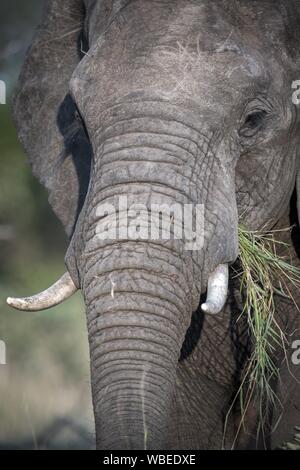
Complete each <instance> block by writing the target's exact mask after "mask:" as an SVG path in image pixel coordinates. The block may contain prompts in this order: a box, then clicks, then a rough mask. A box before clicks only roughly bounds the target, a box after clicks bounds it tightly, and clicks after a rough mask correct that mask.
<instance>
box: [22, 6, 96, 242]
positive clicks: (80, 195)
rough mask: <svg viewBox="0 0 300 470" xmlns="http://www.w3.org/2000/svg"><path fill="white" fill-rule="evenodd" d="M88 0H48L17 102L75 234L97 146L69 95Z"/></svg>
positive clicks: (61, 213)
mask: <svg viewBox="0 0 300 470" xmlns="http://www.w3.org/2000/svg"><path fill="white" fill-rule="evenodd" d="M83 23H84V7H83V3H82V0H63V1H61V0H46V3H45V8H44V15H43V19H42V23H41V25H40V26H39V27H38V29H37V32H36V34H35V37H34V39H33V42H32V45H31V47H30V49H29V51H28V53H27V57H26V59H25V63H24V65H23V68H22V71H21V75H20V78H19V83H18V86H17V90H16V93H15V96H14V100H13V112H14V118H15V122H16V126H17V130H18V134H19V138H20V141H21V143H22V145H23V146H24V148H25V151H26V153H27V154H28V157H29V161H30V164H31V167H32V170H33V173H34V174H35V175H36V176H37V177H38V179H39V180H40V181H41V183H42V184H44V185H45V186H46V188H47V189H48V191H49V201H50V204H51V205H52V207H53V209H54V212H55V213H56V214H57V216H58V217H59V219H60V220H61V221H62V223H63V225H64V228H65V230H66V232H67V234H68V235H69V236H71V234H72V232H73V230H74V226H75V224H76V220H77V217H78V215H79V212H80V210H81V207H82V205H83V202H84V199H85V195H86V191H87V188H88V183H89V173H90V162H91V146H90V143H89V139H88V137H87V134H86V132H85V128H84V126H83V124H82V121H81V118H80V116H79V114H78V112H77V108H76V105H75V104H74V102H73V100H72V98H71V96H70V95H69V92H68V90H69V81H70V78H71V76H72V73H73V71H74V69H75V67H76V66H77V64H78V63H79V61H80V59H81V56H80V51H81V47H80V45H81V44H82V40H83V37H84V36H83Z"/></svg>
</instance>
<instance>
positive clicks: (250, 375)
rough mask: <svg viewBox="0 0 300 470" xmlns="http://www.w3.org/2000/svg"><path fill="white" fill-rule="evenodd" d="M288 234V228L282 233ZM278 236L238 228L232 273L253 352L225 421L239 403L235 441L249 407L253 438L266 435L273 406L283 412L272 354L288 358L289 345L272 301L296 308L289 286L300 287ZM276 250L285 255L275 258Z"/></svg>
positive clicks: (298, 275)
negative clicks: (255, 422)
mask: <svg viewBox="0 0 300 470" xmlns="http://www.w3.org/2000/svg"><path fill="white" fill-rule="evenodd" d="M286 230H290V228H289V229H284V230H283V231H286ZM279 231H280V230H277V231H271V232H263V231H260V232H259V231H248V230H246V229H245V228H243V227H242V226H239V229H238V235H239V247H240V254H239V261H238V266H239V267H238V268H237V269H235V270H234V276H235V277H237V278H238V279H239V281H240V291H241V296H242V299H243V305H244V307H243V310H242V313H241V315H247V321H248V326H249V333H250V338H251V341H252V348H251V356H250V358H249V360H248V362H247V365H246V369H245V373H244V376H243V381H242V383H241V385H240V388H239V390H238V394H237V396H236V397H235V399H234V402H233V403H232V405H231V407H230V410H229V412H228V414H227V418H226V423H227V419H228V415H229V414H230V412H231V411H232V408H233V405H234V404H235V403H236V400H237V399H239V402H240V410H241V422H240V425H239V427H238V431H237V435H236V438H237V436H238V434H239V432H240V430H241V428H242V426H244V425H245V424H246V423H245V421H246V420H245V418H246V414H247V411H248V408H249V406H250V404H251V403H254V404H255V406H256V407H257V408H258V411H259V426H258V428H257V436H258V435H259V434H261V435H262V436H264V433H265V429H266V424H267V421H268V416H269V411H270V409H271V407H274V406H275V407H281V403H280V400H279V398H278V396H277V395H276V393H275V391H274V389H273V387H272V383H273V382H274V381H276V380H277V379H278V378H279V368H278V366H277V364H276V362H275V360H274V355H275V353H276V352H278V351H279V352H282V353H283V354H284V355H286V345H287V341H286V337H285V333H284V331H283V330H282V329H281V327H280V325H279V324H278V322H277V319H276V315H275V311H276V305H275V298H276V296H281V297H284V298H285V299H289V300H290V301H292V302H293V303H294V305H295V306H296V308H297V309H299V308H298V306H297V304H296V301H295V299H294V298H293V295H292V293H291V287H293V286H294V287H296V288H297V289H299V288H300V269H299V268H297V267H295V266H293V265H292V264H291V262H290V260H289V257H288V253H289V245H288V244H287V243H285V242H282V241H278V240H276V233H277V234H278V232H279ZM279 249H280V251H284V252H285V253H287V255H286V256H282V255H279V254H278V251H279ZM226 423H225V431H226ZM236 438H235V441H236ZM234 445H235V442H234V444H233V446H234Z"/></svg>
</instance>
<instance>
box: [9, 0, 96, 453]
mask: <svg viewBox="0 0 300 470" xmlns="http://www.w3.org/2000/svg"><path fill="white" fill-rule="evenodd" d="M42 3H43V2H42V1H41V0H26V1H23V0H10V1H5V2H1V5H0V18H1V28H0V44H1V49H0V80H4V81H5V82H6V84H7V89H8V99H7V105H0V340H3V341H5V343H6V347H7V365H0V423H1V426H0V448H70V447H77V448H78V447H79V448H90V447H91V446H92V445H93V418H92V412H91V398H90V397H91V395H90V385H89V380H90V379H89V359H88V344H87V338H86V326H85V314H84V306H83V302H82V299H81V295H80V293H78V294H76V296H74V297H73V298H72V299H71V300H69V301H68V302H67V303H65V304H64V305H62V306H59V307H56V308H54V309H52V310H49V311H47V312H40V313H23V312H17V311H13V310H12V309H10V308H9V307H7V306H6V303H5V299H6V297H7V296H8V295H26V294H32V293H34V292H35V291H39V290H42V289H44V288H45V287H47V286H48V285H49V284H50V283H52V282H53V281H55V280H56V278H57V277H58V276H60V275H61V274H62V272H63V271H64V269H65V267H64V262H63V259H64V253H65V250H66V247H67V239H66V236H65V234H64V232H63V230H62V227H61V225H60V224H59V222H58V221H57V219H56V218H55V216H54V215H53V213H52V211H51V208H50V206H49V204H48V200H47V194H46V191H45V190H44V188H42V187H41V186H40V184H39V183H38V182H37V180H36V179H35V178H34V177H33V176H32V174H31V171H30V168H29V165H28V164H27V160H26V156H25V154H24V153H23V151H22V149H21V147H20V145H19V143H18V141H17V135H16V131H15V128H14V125H13V121H12V117H11V110H10V101H11V92H12V91H13V89H14V86H15V82H16V78H17V75H18V73H19V69H20V66H21V62H22V60H23V57H24V54H25V52H26V49H27V47H28V43H29V42H30V39H31V36H32V34H33V32H34V27H35V23H36V22H37V21H38V17H39V15H40V10H41V5H42ZM44 131H45V132H47V129H45V130H44Z"/></svg>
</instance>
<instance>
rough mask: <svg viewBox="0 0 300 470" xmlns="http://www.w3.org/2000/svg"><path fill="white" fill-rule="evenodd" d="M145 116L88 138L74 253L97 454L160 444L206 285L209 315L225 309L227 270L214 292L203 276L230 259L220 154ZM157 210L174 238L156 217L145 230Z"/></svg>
mask: <svg viewBox="0 0 300 470" xmlns="http://www.w3.org/2000/svg"><path fill="white" fill-rule="evenodd" d="M150 105H151V106H150ZM150 105H149V103H148V102H146V103H144V104H143V105H142V104H138V105H133V104H130V105H128V109H126V107H125V108H124V107H120V108H117V109H115V108H113V111H112V110H110V111H109V112H108V114H107V116H106V121H105V127H102V128H100V129H98V130H97V131H95V132H94V134H93V135H92V140H93V147H94V149H95V154H96V155H95V162H94V167H93V172H92V179H91V183H90V189H89V194H88V197H87V199H86V203H85V208H84V211H83V213H82V215H81V217H82V221H83V222H82V225H81V228H80V236H78V237H77V242H74V243H75V244H74V248H75V252H76V253H77V254H78V253H80V256H77V269H78V272H79V273H80V279H81V288H82V291H83V294H84V297H85V303H86V306H87V324H88V334H89V342H90V352H91V375H92V392H93V401H94V410H95V420H96V436H97V446H98V447H99V448H104V449H116V448H117V449H144V448H147V449H160V448H163V447H164V446H165V445H166V436H167V434H168V432H167V430H168V426H169V425H170V421H169V420H170V419H171V416H172V410H171V407H172V400H173V398H174V395H175V392H176V390H175V378H176V368H177V364H178V359H179V357H180V351H181V347H182V344H183V342H184V338H185V335H186V331H187V329H188V327H189V326H190V322H191V316H192V312H193V311H195V310H196V309H197V307H198V305H199V300H200V294H201V292H204V291H205V289H206V288H207V284H208V283H209V286H208V287H209V292H208V294H209V295H208V301H209V302H208V303H207V304H206V306H205V308H206V309H207V311H211V312H212V313H214V312H215V313H216V312H217V310H218V309H219V308H221V307H222V302H224V299H225V298H226V292H225V293H223V292H221V294H222V295H221V296H220V295H219V290H220V288H221V291H222V289H223V286H224V285H225V284H226V278H227V274H226V268H225V270H224V269H223V270H222V272H221V284H220V282H219V274H218V271H217V272H216V274H217V276H216V275H213V277H212V278H210V275H211V273H212V272H213V271H214V270H215V268H216V267H217V266H218V265H220V264H222V263H223V264H226V263H228V262H229V261H231V260H233V259H234V258H235V254H236V243H235V232H234V227H235V226H236V225H235V224H236V222H237V218H236V211H235V198H234V178H233V175H231V174H230V175H229V176H228V165H227V160H226V158H221V157H223V155H222V153H220V154H219V157H220V158H219V159H218V160H217V164H216V163H215V161H216V160H215V159H214V158H213V156H214V152H215V151H217V150H218V151H219V152H223V150H222V148H221V147H220V144H219V141H218V139H215V140H214V139H213V133H211V134H209V135H208V137H206V135H204V133H203V132H199V133H198V132H197V131H196V130H195V129H194V128H193V127H191V126H190V125H189V124H185V123H184V119H183V118H182V121H181V122H180V121H178V120H177V121H174V120H172V121H171V115H170V116H167V118H166V117H164V118H163V117H162V116H164V115H165V114H166V112H167V111H168V110H167V106H166V105H164V110H160V111H161V112H160V113H156V112H155V106H154V105H153V104H152V103H150ZM133 106H135V109H134V117H132V115H133V109H132V107H133ZM136 106H137V108H136ZM149 106H150V109H148V111H149V116H148V117H147V116H146V111H147V108H149ZM163 112H164V113H165V114H163ZM124 116H131V117H130V118H129V117H126V118H124ZM170 122H172V126H170ZM225 157H226V155H225ZM208 161H209V162H210V164H208V163H207V162H208ZM223 162H224V163H223ZM207 181H209V182H210V184H206V183H205V184H204V182H207ZM213 183H214V184H213ZM124 198H126V201H124V200H123V199H124ZM154 206H156V207H157V206H159V207H161V208H162V206H164V208H166V209H167V216H166V217H165V219H167V221H168V222H169V224H170V234H171V236H170V237H168V236H167V237H165V236H164V235H165V233H164V230H165V229H164V228H163V227H164V225H163V223H164V221H165V222H166V220H164V215H163V214H160V215H161V217H158V219H157V218H156V219H155V221H156V222H155V223H154V227H153V219H152V218H151V217H150V219H151V220H150V231H149V225H148V231H147V228H146V229H145V227H147V222H149V212H150V213H151V214H152V211H153V207H154ZM178 206H179V207H178ZM191 206H192V209H193V210H192V212H193V215H192V216H191V217H190V218H191V219H192V226H191V227H190V228H189V230H187V231H186V230H185V229H186V228H187V226H188V225H189V223H188V219H185V218H184V215H183V214H182V215H183V218H182V219H180V217H179V218H178V212H177V211H179V212H180V210H179V209H180V208H181V209H182V210H183V212H184V213H185V211H186V210H188V209H191ZM198 206H201V207H202V208H204V210H205V214H203V218H201V210H200V212H199V214H198V212H197V208H198ZM133 207H134V208H133ZM145 209H146V210H145ZM162 209H163V208H162ZM168 209H169V213H168ZM194 209H195V210H194ZM159 210H160V209H159ZM162 212H164V209H163V211H162ZM174 214H175V218H174V217H173V215H174ZM156 215H157V214H156ZM179 215H180V214H179ZM202 219H203V220H204V219H205V230H204V227H203V224H202V223H201V221H203V220H202ZM116 221H117V230H115V228H116ZM157 221H158V222H157ZM198 222H200V223H198ZM157 223H158V224H159V225H160V227H159V236H158V237H157V236H154V237H153V236H152V235H153V234H152V232H151V230H152V229H153V228H154V229H155V230H154V232H156V235H157V230H156V229H157V226H156V224H157ZM137 226H138V227H139V229H138V228H137ZM183 227H184V230H183V236H180V233H179V232H180V229H182V228H183ZM124 228H126V229H127V233H124V230H123V229H124ZM125 232H126V230H125ZM190 232H192V233H190ZM78 233H79V232H78ZM193 234H194V235H195V236H196V240H195V245H194V244H193V243H190V242H191V240H194V239H193ZM190 235H192V237H191V236H190ZM198 237H199V239H198ZM221 239H222V243H220V240H221ZM223 271H224V272H223ZM209 278H210V282H208V281H209Z"/></svg>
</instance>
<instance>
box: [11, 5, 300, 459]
mask: <svg viewBox="0 0 300 470" xmlns="http://www.w3.org/2000/svg"><path fill="white" fill-rule="evenodd" d="M299 21H300V2H299V1H298V0H277V1H276V2H274V0H228V1H226V2H225V1H223V0H214V1H213V2H212V1H209V0H172V1H169V0H155V1H154V0H64V2H61V1H58V0H47V1H46V2H45V9H44V16H43V20H42V22H41V25H40V26H39V27H38V29H37V32H36V34H35V37H34V39H33V42H32V45H31V47H30V49H29V51H28V54H27V57H26V59H25V62H24V65H23V68H22V71H21V75H20V78H19V82H18V85H17V89H16V92H15V96H14V99H13V113H14V119H15V123H16V127H17V130H18V135H19V139H20V141H21V143H22V145H23V146H24V149H25V151H26V153H27V154H28V157H29V161H30V164H31V167H32V171H33V173H34V175H35V176H37V178H38V179H39V180H40V182H41V183H42V184H43V185H44V186H45V187H46V188H47V190H48V192H49V202H50V204H51V206H52V208H53V210H54V212H55V214H56V215H57V217H58V218H59V219H60V220H61V222H62V224H63V226H64V229H65V231H66V233H67V235H68V237H69V247H68V250H67V253H66V257H65V264H66V268H67V271H66V273H65V274H64V275H63V276H62V278H61V279H59V281H57V283H55V284H54V285H53V286H51V287H50V288H49V289H47V290H46V291H44V292H42V293H40V294H37V295H35V296H33V297H28V298H25V299H17V298H9V299H8V303H9V304H10V305H11V306H13V307H16V308H19V309H21V310H29V311H33V310H42V309H44V308H49V307H51V306H53V305H55V304H58V303H60V302H62V301H64V300H65V299H67V298H68V297H69V296H70V295H72V294H73V293H74V292H75V291H77V290H78V289H80V290H81V292H82V294H83V297H84V302H85V306H86V318H87V329H88V341H89V348H90V365H91V382H92V400H93V408H94V414H95V428H96V446H97V448H98V449H106V450H108V449H110V450H111V449H129V450H136V449H154V450H159V449H221V448H232V447H233V441H234V442H235V444H234V447H235V448H241V449H254V448H270V449H274V448H277V447H278V446H279V445H280V443H283V442H287V441H288V440H289V439H290V438H291V436H293V434H294V431H293V428H294V426H297V425H299V422H300V398H299V395H300V394H299V385H298V382H297V380H294V378H292V374H291V372H292V373H293V375H294V376H295V379H297V378H299V379H300V371H299V367H296V366H293V365H292V364H290V363H289V362H290V358H289V352H292V349H291V344H292V341H294V340H296V339H297V331H299V328H300V316H299V313H298V311H297V308H296V307H295V305H294V304H292V303H291V302H290V301H289V300H288V299H282V298H278V299H277V300H276V302H277V303H276V305H277V307H276V315H277V316H278V321H279V322H281V324H282V325H283V327H284V331H285V333H286V336H287V338H288V341H289V344H290V345H289V348H288V354H287V357H282V354H281V353H279V352H278V358H277V359H276V360H277V361H278V368H279V369H280V380H278V381H276V383H274V387H275V388H276V390H277V391H278V393H279V394H280V396H281V399H282V404H283V405H282V406H283V411H282V410H281V409H280V410H278V409H276V407H274V409H273V410H272V412H271V413H270V418H269V425H268V429H267V431H266V433H265V436H264V439H262V438H261V437H257V436H256V429H257V425H258V424H257V423H258V409H257V408H258V405H257V403H255V401H254V402H253V403H252V405H251V409H249V412H248V416H247V421H246V423H247V424H246V426H245V429H242V430H241V433H240V435H239V438H238V439H235V438H234V436H235V435H236V431H237V428H238V426H239V424H238V423H239V420H240V417H241V413H242V412H241V410H240V409H239V407H236V408H235V409H234V410H233V412H232V413H231V414H230V415H228V410H229V407H230V404H231V403H232V398H233V397H234V396H235V394H236V393H237V390H238V388H239V386H240V384H241V381H242V379H243V374H244V368H245V364H246V362H247V360H248V358H249V351H251V347H252V346H251V337H250V336H251V335H250V333H249V329H248V324H247V319H246V318H244V316H243V315H241V312H242V310H243V299H242V297H241V294H240V290H239V282H238V279H236V278H234V276H232V271H231V270H232V266H234V263H235V262H236V260H237V259H238V256H239V241H238V240H239V238H238V227H239V224H243V226H245V227H247V229H248V230H261V229H262V228H264V229H265V230H271V229H274V228H275V229H276V230H277V228H280V227H286V226H289V225H290V223H291V222H292V223H294V224H296V226H295V228H294V229H293V231H291V232H290V231H284V232H281V231H277V232H276V237H277V238H278V240H282V239H286V240H287V241H288V242H289V243H290V245H291V248H290V252H291V255H290V256H291V258H292V261H293V263H294V265H295V266H299V265H300V264H299V259H298V249H297V246H298V245H297V241H298V239H299V235H298V233H299V232H298V229H297V220H298V213H297V191H299V188H300V186H299V184H300V173H299V157H298V148H299V135H300V134H299V129H298V128H299V119H298V111H297V104H295V102H294V100H293V99H292V95H293V88H292V85H293V83H294V82H295V81H296V80H297V79H299V66H300V52H299V44H300V29H299ZM125 197H126V200H127V203H128V206H130V207H132V206H133V207H135V205H136V204H137V203H138V204H140V205H143V207H146V208H149V207H150V206H151V207H152V205H153V204H156V205H163V204H165V205H166V206H168V207H169V206H170V205H172V204H175V203H176V204H177V205H179V206H180V207H185V206H186V205H192V206H193V207H196V206H199V207H201V208H202V209H203V227H202V229H203V236H202V241H201V244H200V245H201V246H200V245H199V247H198V248H197V249H186V246H185V240H184V239H183V238H180V237H178V238H176V237H175V236H173V237H170V238H169V239H167V238H166V239H164V238H163V237H162V236H159V237H157V238H156V239H152V238H150V237H148V238H147V237H129V236H127V237H126V236H124V237H116V238H115V237H113V236H110V233H111V232H109V230H107V227H112V226H113V224H112V220H114V218H113V216H114V214H113V211H112V209H110V208H116V207H117V210H116V214H118V216H119V218H120V217H121V220H123V219H124V218H125V216H126V217H127V215H128V210H127V208H126V209H125V208H124V207H123V206H121V207H120V206H118V204H119V201H120V198H125ZM103 205H105V207H108V208H109V209H108V210H107V211H106V212H105V211H102V212H101V208H103ZM99 207H100V209H99ZM132 214H133V213H131V220H135V217H136V218H137V217H138V214H139V212H138V211H136V215H134V214H133V215H132ZM193 214H194V215H193V217H192V219H193V221H195V217H196V216H195V213H193ZM124 220H125V219H124ZM139 220H140V221H141V219H139ZM105 227H106V228H105ZM140 228H141V226H140ZM174 231H175V228H174ZM104 232H105V233H104ZM197 233H198V232H196V234H197ZM105 234H106V236H102V235H105ZM228 270H229V272H230V274H229V279H228ZM290 289H291V292H292V293H293V297H294V299H296V301H297V300H299V294H298V292H297V289H296V288H295V287H294V286H292V285H291V286H290ZM205 299H206V301H205ZM298 336H299V333H298ZM291 368H293V371H291ZM225 428H226V432H225Z"/></svg>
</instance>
